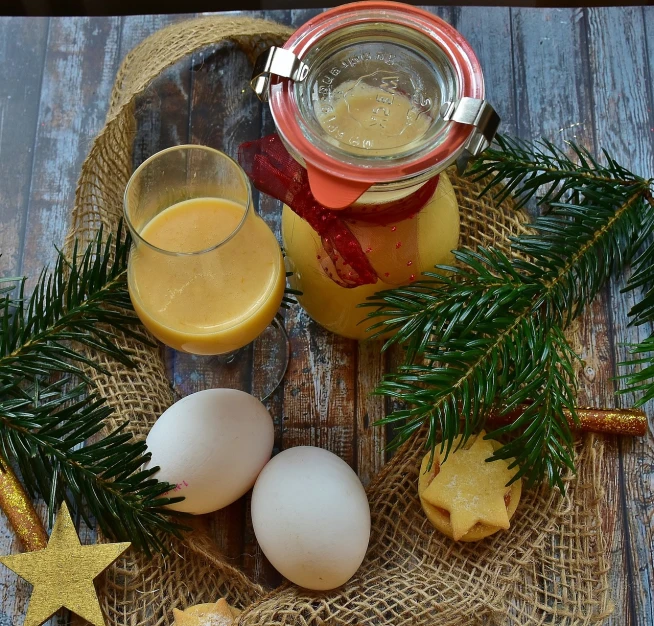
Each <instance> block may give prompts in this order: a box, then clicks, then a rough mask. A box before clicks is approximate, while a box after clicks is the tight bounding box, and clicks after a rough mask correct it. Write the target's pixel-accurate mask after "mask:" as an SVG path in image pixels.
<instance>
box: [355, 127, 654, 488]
mask: <svg viewBox="0 0 654 626" xmlns="http://www.w3.org/2000/svg"><path fill="white" fill-rule="evenodd" d="M570 147H571V150H572V152H573V155H574V160H573V159H572V158H570V157H568V156H567V155H566V154H565V153H563V152H562V151H561V150H560V149H558V148H556V147H555V146H554V145H552V144H551V143H549V142H547V141H541V142H536V143H534V144H529V143H526V142H522V141H518V140H514V139H507V138H502V137H500V138H499V139H498V145H497V147H494V148H492V149H490V150H488V151H486V152H485V153H484V155H483V156H482V157H481V158H480V159H479V160H478V161H477V162H476V163H475V164H474V166H473V168H472V170H471V172H470V176H471V177H472V178H473V180H485V181H487V182H486V186H485V188H484V190H483V193H489V192H491V191H492V192H494V193H495V197H496V199H497V200H498V201H502V200H504V199H505V198H507V197H508V196H509V195H513V196H514V197H515V198H516V199H517V202H518V204H519V205H522V204H524V203H525V202H527V201H529V200H531V199H532V198H536V199H537V201H538V203H540V204H547V207H548V209H549V210H548V212H547V213H546V214H544V215H542V216H541V217H539V218H537V219H536V220H535V221H534V223H533V224H531V227H532V228H533V230H534V231H535V234H530V235H523V236H520V237H516V238H515V239H514V240H513V241H512V255H511V256H506V255H505V254H503V253H502V252H501V251H499V250H496V249H493V248H491V249H485V248H479V249H477V250H476V251H473V250H470V249H466V248H463V249H461V250H458V251H456V252H455V257H456V261H457V264H456V266H453V267H449V266H439V267H437V268H436V271H434V272H429V273H426V274H424V276H423V278H422V279H421V280H420V281H417V282H416V283H414V284H411V285H409V286H407V287H401V288H397V289H391V290H387V291H383V292H380V293H378V294H376V295H375V296H373V297H372V298H370V302H368V303H367V306H370V307H373V310H372V311H371V312H370V313H369V317H370V318H371V319H372V321H373V324H372V326H371V329H372V331H373V332H375V333H376V334H377V335H378V336H381V335H383V334H385V333H388V332H389V331H390V332H391V335H392V336H391V338H390V339H388V340H387V341H386V345H385V347H386V348H387V347H388V346H390V345H392V344H394V343H400V344H402V345H404V346H405V347H406V360H405V363H404V364H403V365H402V366H401V367H400V368H399V369H398V370H397V371H396V372H394V373H392V374H389V375H387V376H386V377H385V378H384V380H383V381H382V382H381V384H380V385H379V387H378V389H377V393H379V394H383V395H387V396H390V397H393V398H395V399H398V400H400V401H402V402H403V403H405V405H406V408H402V409H399V410H397V411H394V412H393V413H391V414H390V415H389V416H388V417H386V418H385V419H384V420H382V423H385V424H389V423H390V424H393V425H394V426H396V427H397V430H396V432H397V438H396V441H395V442H394V443H399V442H401V441H404V440H406V439H407V438H408V437H409V436H411V435H412V434H413V433H414V432H415V431H417V430H418V429H420V428H421V427H422V426H423V425H424V424H426V425H427V427H428V436H427V445H428V447H430V448H431V449H433V448H434V447H435V446H436V445H437V443H438V441H441V446H442V448H443V449H445V450H448V451H449V449H450V447H451V445H452V443H453V441H454V438H455V437H456V436H457V435H458V434H459V432H462V433H463V434H464V441H465V439H467V437H468V436H469V435H470V434H472V433H473V432H475V431H478V430H479V429H481V428H482V427H483V426H484V425H485V419H486V415H487V414H488V413H489V411H490V410H491V409H493V410H499V411H503V412H508V411H510V410H512V409H514V408H516V407H517V406H518V405H521V404H524V403H528V405H529V407H528V408H527V409H526V410H524V412H523V413H522V415H521V416H520V417H519V418H518V419H517V420H516V421H514V422H513V423H511V424H509V425H506V426H503V427H502V428H499V429H496V430H494V431H492V432H489V434H488V436H489V437H500V438H501V437H503V438H504V441H505V444H504V446H503V447H502V448H500V449H499V450H498V451H497V452H496V453H495V458H515V459H516V461H515V465H517V466H518V467H519V471H518V473H517V474H516V477H518V476H524V477H525V478H526V479H527V481H528V483H534V482H537V481H540V480H542V479H547V480H548V481H549V483H550V484H551V485H558V486H559V487H561V488H563V481H562V477H563V474H564V472H565V471H566V470H567V469H568V468H573V467H574V464H573V458H574V449H573V441H572V435H571V432H570V428H569V425H568V422H567V420H566V418H565V415H564V410H565V409H567V410H569V411H570V412H571V413H572V416H573V419H576V414H575V407H574V399H575V390H576V386H575V385H576V381H575V376H574V367H573V366H574V360H575V358H576V356H575V354H574V352H573V350H572V349H571V347H570V346H569V344H568V343H567V341H566V339H565V336H564V330H565V329H566V328H567V327H568V326H569V325H570V323H571V321H572V320H573V319H574V318H575V317H577V316H578V315H579V314H580V312H581V311H582V310H583V307H584V306H585V305H586V304H588V303H589V302H590V301H591V300H592V299H593V298H594V297H595V295H596V294H597V292H598V291H599V290H600V289H601V288H602V286H603V285H604V283H605V282H606V280H607V279H608V278H609V277H610V276H611V275H614V274H615V273H617V272H619V271H621V270H622V268H623V267H624V266H625V264H627V263H629V262H631V261H632V260H634V259H635V258H637V255H638V254H641V257H638V258H641V259H643V261H641V266H642V267H644V266H645V265H647V254H648V253H647V252H642V250H643V247H644V243H645V240H646V238H647V236H648V234H651V233H652V232H654V210H653V207H652V204H651V202H650V199H651V187H652V180H645V179H643V178H640V177H638V176H636V175H634V174H632V173H631V172H629V171H628V170H626V169H625V168H624V167H622V166H621V165H619V164H618V163H616V162H615V161H614V160H613V159H611V158H610V157H609V156H608V155H606V154H605V161H606V163H605V164H600V163H599V162H598V161H597V160H596V159H595V158H594V157H592V155H590V154H589V153H588V152H587V151H586V150H584V149H583V148H581V147H579V146H576V145H574V144H570ZM538 193H542V195H541V196H540V197H537V194H538ZM649 267H651V264H650V266H649ZM637 276H638V272H637V273H636V275H635V278H634V279H633V280H634V283H635V282H637V281H639V280H640V279H639V278H637ZM635 315H637V313H635ZM641 375H642V373H641ZM632 382H633V381H632ZM641 384H643V383H642V381H641Z"/></svg>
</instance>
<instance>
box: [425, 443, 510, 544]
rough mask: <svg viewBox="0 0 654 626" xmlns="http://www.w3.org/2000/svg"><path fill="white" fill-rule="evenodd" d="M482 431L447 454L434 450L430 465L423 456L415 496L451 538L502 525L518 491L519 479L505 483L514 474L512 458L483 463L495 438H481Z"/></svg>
mask: <svg viewBox="0 0 654 626" xmlns="http://www.w3.org/2000/svg"><path fill="white" fill-rule="evenodd" d="M484 436H485V433H484V432H483V431H482V432H481V433H480V434H479V435H477V436H476V437H471V438H470V439H469V440H468V442H467V444H466V446H464V447H461V448H459V449H457V445H458V444H459V441H460V437H458V438H457V439H456V440H455V441H454V445H453V446H452V450H451V451H450V454H449V455H448V456H447V458H445V452H444V451H443V452H442V453H440V454H436V456H435V458H434V459H433V464H432V467H431V469H430V468H429V460H430V454H427V455H426V456H425V458H424V459H423V461H422V466H421V468H420V477H419V479H418V495H419V496H420V501H421V503H422V508H423V510H424V511H425V513H426V514H427V517H428V518H429V521H431V523H432V524H433V525H434V526H435V527H436V528H437V529H438V530H440V531H441V532H443V533H444V534H446V535H447V536H448V537H451V538H452V539H454V540H456V541H459V540H461V541H478V540H479V539H483V538H484V537H488V536H489V535H492V534H493V533H496V532H497V531H499V530H502V529H507V528H509V525H510V519H511V517H512V516H513V514H514V513H515V511H516V508H517V506H518V502H519V500H520V495H521V492H522V486H521V481H520V480H517V481H515V482H514V483H512V484H511V485H510V486H508V487H507V485H508V483H509V482H510V481H511V479H512V478H513V476H514V474H515V469H509V465H510V464H511V463H512V462H513V459H507V460H504V459H499V460H497V461H492V462H488V461H487V459H489V458H490V457H491V456H492V455H493V452H494V451H495V450H497V449H498V448H499V447H500V445H501V444H500V443H499V442H498V441H493V440H489V439H484Z"/></svg>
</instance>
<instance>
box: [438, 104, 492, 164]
mask: <svg viewBox="0 0 654 626" xmlns="http://www.w3.org/2000/svg"><path fill="white" fill-rule="evenodd" d="M440 113H441V117H442V118H443V119H444V120H445V121H446V122H450V121H452V122H459V123H460V124H467V125H469V126H474V127H475V132H474V133H472V135H470V137H469V138H468V140H467V141H466V144H465V146H464V147H463V153H462V154H461V156H460V157H459V158H458V159H457V167H458V168H459V171H460V172H461V171H463V170H465V168H466V166H467V164H468V160H469V159H470V157H471V156H477V155H479V154H481V153H482V152H483V151H484V150H486V148H488V147H489V146H490V145H491V142H492V141H493V137H495V133H496V132H497V129H498V128H499V125H500V116H499V115H498V114H497V112H496V111H495V109H494V108H493V107H492V106H491V105H490V104H489V103H488V102H487V101H486V100H480V99H478V98H461V100H458V101H457V102H445V103H444V104H443V106H442V107H441V111H440Z"/></svg>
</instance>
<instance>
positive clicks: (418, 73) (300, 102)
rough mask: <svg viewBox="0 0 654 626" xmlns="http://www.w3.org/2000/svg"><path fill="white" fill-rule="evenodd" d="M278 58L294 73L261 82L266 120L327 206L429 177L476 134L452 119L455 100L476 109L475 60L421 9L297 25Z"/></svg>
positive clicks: (478, 74) (390, 8)
mask: <svg viewBox="0 0 654 626" xmlns="http://www.w3.org/2000/svg"><path fill="white" fill-rule="evenodd" d="M277 50H280V49H277ZM281 53H282V56H284V57H285V58H284V61H290V62H291V64H293V63H294V65H293V71H291V70H290V69H289V71H288V72H287V73H285V76H288V77H289V78H284V77H282V76H279V75H275V73H274V70H273V71H271V74H270V76H269V79H268V78H266V81H268V80H269V81H270V82H269V86H268V85H266V86H267V87H268V90H269V93H268V95H269V99H270V107H271V112H272V115H273V118H274V120H275V124H276V126H277V130H278V132H279V134H280V137H281V138H282V140H283V141H284V143H285V144H286V146H287V148H288V149H289V151H290V152H291V154H292V155H293V156H294V157H295V158H296V159H298V160H299V161H300V162H301V163H303V164H304V165H305V166H306V168H307V172H308V176H309V183H310V185H311V190H312V192H313V194H314V196H315V197H316V199H317V200H318V201H319V202H321V203H322V204H324V205H325V206H328V207H331V208H342V207H345V206H348V205H350V204H351V203H352V202H354V201H355V200H356V199H357V198H358V197H359V196H361V194H363V193H364V192H365V191H366V190H367V189H368V188H369V187H371V186H372V185H374V184H376V183H385V182H390V181H398V180H404V179H411V180H413V179H415V178H416V177H420V176H421V175H425V174H434V173H436V172H437V171H440V170H442V169H444V168H445V167H447V166H448V165H450V164H451V163H453V162H454V161H455V160H456V159H457V157H458V156H459V155H460V154H461V153H462V151H463V150H464V149H466V147H469V144H470V141H471V139H472V138H473V137H474V136H475V133H477V135H479V130H478V128H477V127H476V126H475V125H474V124H473V125H469V124H470V123H472V122H470V120H468V121H467V122H466V120H465V119H463V118H465V117H466V115H463V116H461V115H460V116H458V117H457V115H456V107H457V104H458V103H460V102H464V101H468V99H473V100H470V102H476V103H479V102H481V103H483V102H484V101H483V98H484V80H483V75H482V71H481V66H480V64H479V61H478V60H477V57H476V56H475V53H474V52H473V50H472V48H471V47H470V45H469V44H468V42H467V41H466V40H465V39H464V38H463V36H462V35H461V34H460V33H459V32H458V31H457V30H456V29H454V28H453V27H452V26H450V25H449V24H447V23H446V22H444V21H443V20H441V19H440V18H438V17H436V16H435V15H432V14H431V13H428V12H427V11H423V10H421V9H418V8H416V7H413V6H409V5H404V4H399V3H396V2H375V1H372V2H357V3H353V4H347V5H343V6H340V7H337V8H335V9H331V10H329V11H326V12H324V13H322V14H319V15H317V16H316V17H314V18H313V19H311V20H310V21H308V22H307V23H306V24H304V25H303V26H302V27H300V28H299V29H298V30H297V31H296V32H295V33H294V34H293V35H292V36H291V38H290V39H289V40H288V41H287V42H286V44H285V45H284V48H283V50H282V51H281ZM289 53H292V54H289ZM269 58H272V57H269ZM278 61H279V59H278ZM259 73H260V74H261V71H260V72H259ZM255 74H256V72H255ZM473 108H474V107H473ZM489 108H490V107H489ZM491 111H492V108H491ZM487 113H488V111H486V112H485V113H484V112H482V111H481V110H478V111H477V113H476V114H477V115H482V116H483V115H487ZM493 115H495V117H496V114H495V113H494V111H493ZM474 116H475V113H473V114H472V117H473V118H474ZM467 117H470V111H468V112H467ZM497 123H499V118H497ZM497 123H495V128H494V129H492V133H493V134H494V132H495V129H496V128H497ZM486 135H487V133H486Z"/></svg>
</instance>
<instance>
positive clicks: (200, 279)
mask: <svg viewBox="0 0 654 626" xmlns="http://www.w3.org/2000/svg"><path fill="white" fill-rule="evenodd" d="M244 212H245V209H244V207H242V206H240V205H239V204H237V203H235V202H231V201H229V200H222V199H218V198H197V199H193V200H187V201H185V202H180V203H178V204H175V205H173V206H171V207H169V208H167V209H165V210H164V211H162V212H161V213H159V214H158V215H156V216H155V217H154V218H152V220H151V221H150V222H148V224H146V226H145V227H144V228H143V230H142V232H141V236H142V237H143V239H145V241H147V242H149V243H150V244H152V245H153V246H156V247H157V248H160V249H163V250H174V251H176V252H187V253H188V252H195V251H199V250H206V249H207V248H211V247H212V246H215V245H216V244H217V243H219V242H222V241H224V240H225V239H226V238H227V237H229V236H230V235H231V234H232V233H233V232H234V231H235V229H236V228H237V227H238V225H239V224H240V222H241V220H243V217H244ZM285 282H286V280H285V268H284V262H283V258H282V255H281V251H280V248H279V244H278V243H277V240H276V238H275V235H274V234H273V233H272V231H271V230H270V229H269V228H268V226H267V225H266V223H265V222H264V221H263V220H262V219H261V218H260V217H259V216H257V215H256V214H255V213H253V212H251V213H250V214H249V215H248V216H247V218H246V219H245V221H244V222H243V224H242V226H241V227H240V229H239V230H238V232H237V233H236V234H235V235H234V236H233V237H232V238H231V239H230V240H229V241H226V242H225V243H223V244H222V245H220V246H218V247H217V248H215V249H214V250H211V251H209V252H202V253H199V254H192V255H175V254H165V253H162V252H160V251H157V250H154V249H152V248H150V247H148V246H147V245H146V244H144V243H142V242H141V243H138V244H137V246H136V247H135V248H133V249H132V253H131V256H130V259H129V267H128V284H129V292H130V297H131V299H132V303H133V305H134V309H135V310H136V312H137V314H138V316H139V318H140V319H141V321H142V322H143V324H144V325H145V326H146V327H147V328H148V330H150V332H151V333H152V334H153V335H154V336H155V337H156V338H157V339H159V340H160V341H162V342H163V343H165V344H166V345H168V346H171V347H172V348H175V349H176V350H180V351H183V352H190V353H193V354H222V353H225V352H230V351H232V350H236V349H238V348H240V347H242V346H244V345H247V344H248V343H250V342H251V341H253V340H254V339H255V338H256V337H257V336H258V335H260V334H261V333H262V332H263V330H264V329H265V328H266V326H268V324H269V323H270V322H271V321H272V319H273V317H274V316H275V313H276V312H277V310H278V309H279V305H280V303H281V300H282V296H283V295H284V286H285Z"/></svg>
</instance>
